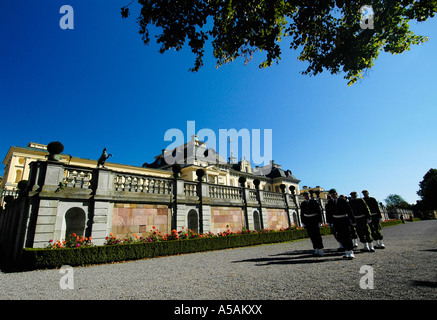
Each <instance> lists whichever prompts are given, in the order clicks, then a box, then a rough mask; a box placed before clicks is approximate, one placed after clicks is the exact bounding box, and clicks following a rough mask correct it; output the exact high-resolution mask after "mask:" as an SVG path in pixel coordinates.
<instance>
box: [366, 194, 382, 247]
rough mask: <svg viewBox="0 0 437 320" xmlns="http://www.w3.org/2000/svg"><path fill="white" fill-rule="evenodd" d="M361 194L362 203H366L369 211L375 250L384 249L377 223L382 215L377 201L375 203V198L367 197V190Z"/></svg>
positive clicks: (379, 226)
mask: <svg viewBox="0 0 437 320" xmlns="http://www.w3.org/2000/svg"><path fill="white" fill-rule="evenodd" d="M361 193H362V194H363V196H364V197H363V199H364V201H366V203H367V206H368V207H369V209H370V213H371V219H370V223H369V226H370V230H371V231H372V237H373V239H374V240H375V241H376V245H375V249H385V245H384V242H382V239H383V236H382V232H381V224H380V223H379V222H380V221H381V220H382V215H381V211H380V210H379V206H378V201H376V199H375V198H372V197H369V191H367V190H363V191H361Z"/></svg>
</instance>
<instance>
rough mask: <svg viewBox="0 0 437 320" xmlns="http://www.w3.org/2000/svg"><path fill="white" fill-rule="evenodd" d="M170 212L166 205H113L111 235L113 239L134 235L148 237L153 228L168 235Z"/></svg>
mask: <svg viewBox="0 0 437 320" xmlns="http://www.w3.org/2000/svg"><path fill="white" fill-rule="evenodd" d="M170 217H171V212H170V210H169V208H168V206H167V205H156V204H153V205H152V204H133V203H115V204H114V210H113V214H112V233H113V235H114V236H115V237H118V238H122V237H123V236H125V235H127V234H131V233H135V234H137V235H139V236H140V237H147V236H148V235H150V233H151V230H152V228H153V227H155V229H157V230H159V231H160V232H162V233H163V234H166V233H170V232H171V230H170V228H171V220H170Z"/></svg>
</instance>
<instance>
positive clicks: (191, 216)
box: [188, 209, 199, 233]
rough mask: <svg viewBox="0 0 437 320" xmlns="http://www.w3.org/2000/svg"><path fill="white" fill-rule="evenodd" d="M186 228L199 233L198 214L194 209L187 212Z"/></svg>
mask: <svg viewBox="0 0 437 320" xmlns="http://www.w3.org/2000/svg"><path fill="white" fill-rule="evenodd" d="M188 229H189V230H193V231H194V232H196V233H199V216H198V214H197V212H196V210H194V209H192V210H190V211H189V212H188Z"/></svg>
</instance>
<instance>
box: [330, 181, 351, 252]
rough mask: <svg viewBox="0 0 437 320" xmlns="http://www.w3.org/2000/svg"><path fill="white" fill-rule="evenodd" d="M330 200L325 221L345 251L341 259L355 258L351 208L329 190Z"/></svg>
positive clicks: (332, 190) (333, 191) (333, 190)
mask: <svg viewBox="0 0 437 320" xmlns="http://www.w3.org/2000/svg"><path fill="white" fill-rule="evenodd" d="M329 195H330V196H331V200H329V201H328V203H327V204H326V220H327V222H328V223H329V224H330V225H333V226H334V229H335V230H336V232H337V236H338V240H339V241H340V243H341V244H342V246H343V247H344V249H345V254H344V256H343V258H345V259H348V260H351V259H353V258H355V255H354V251H353V244H352V238H351V229H350V227H351V226H352V225H354V224H355V217H354V214H353V212H352V209H351V207H350V206H349V204H348V203H347V202H346V200H344V199H340V198H338V194H337V190H335V189H331V190H329Z"/></svg>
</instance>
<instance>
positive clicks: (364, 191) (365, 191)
mask: <svg viewBox="0 0 437 320" xmlns="http://www.w3.org/2000/svg"><path fill="white" fill-rule="evenodd" d="M361 193H369V191H367V190H363V191H361Z"/></svg>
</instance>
